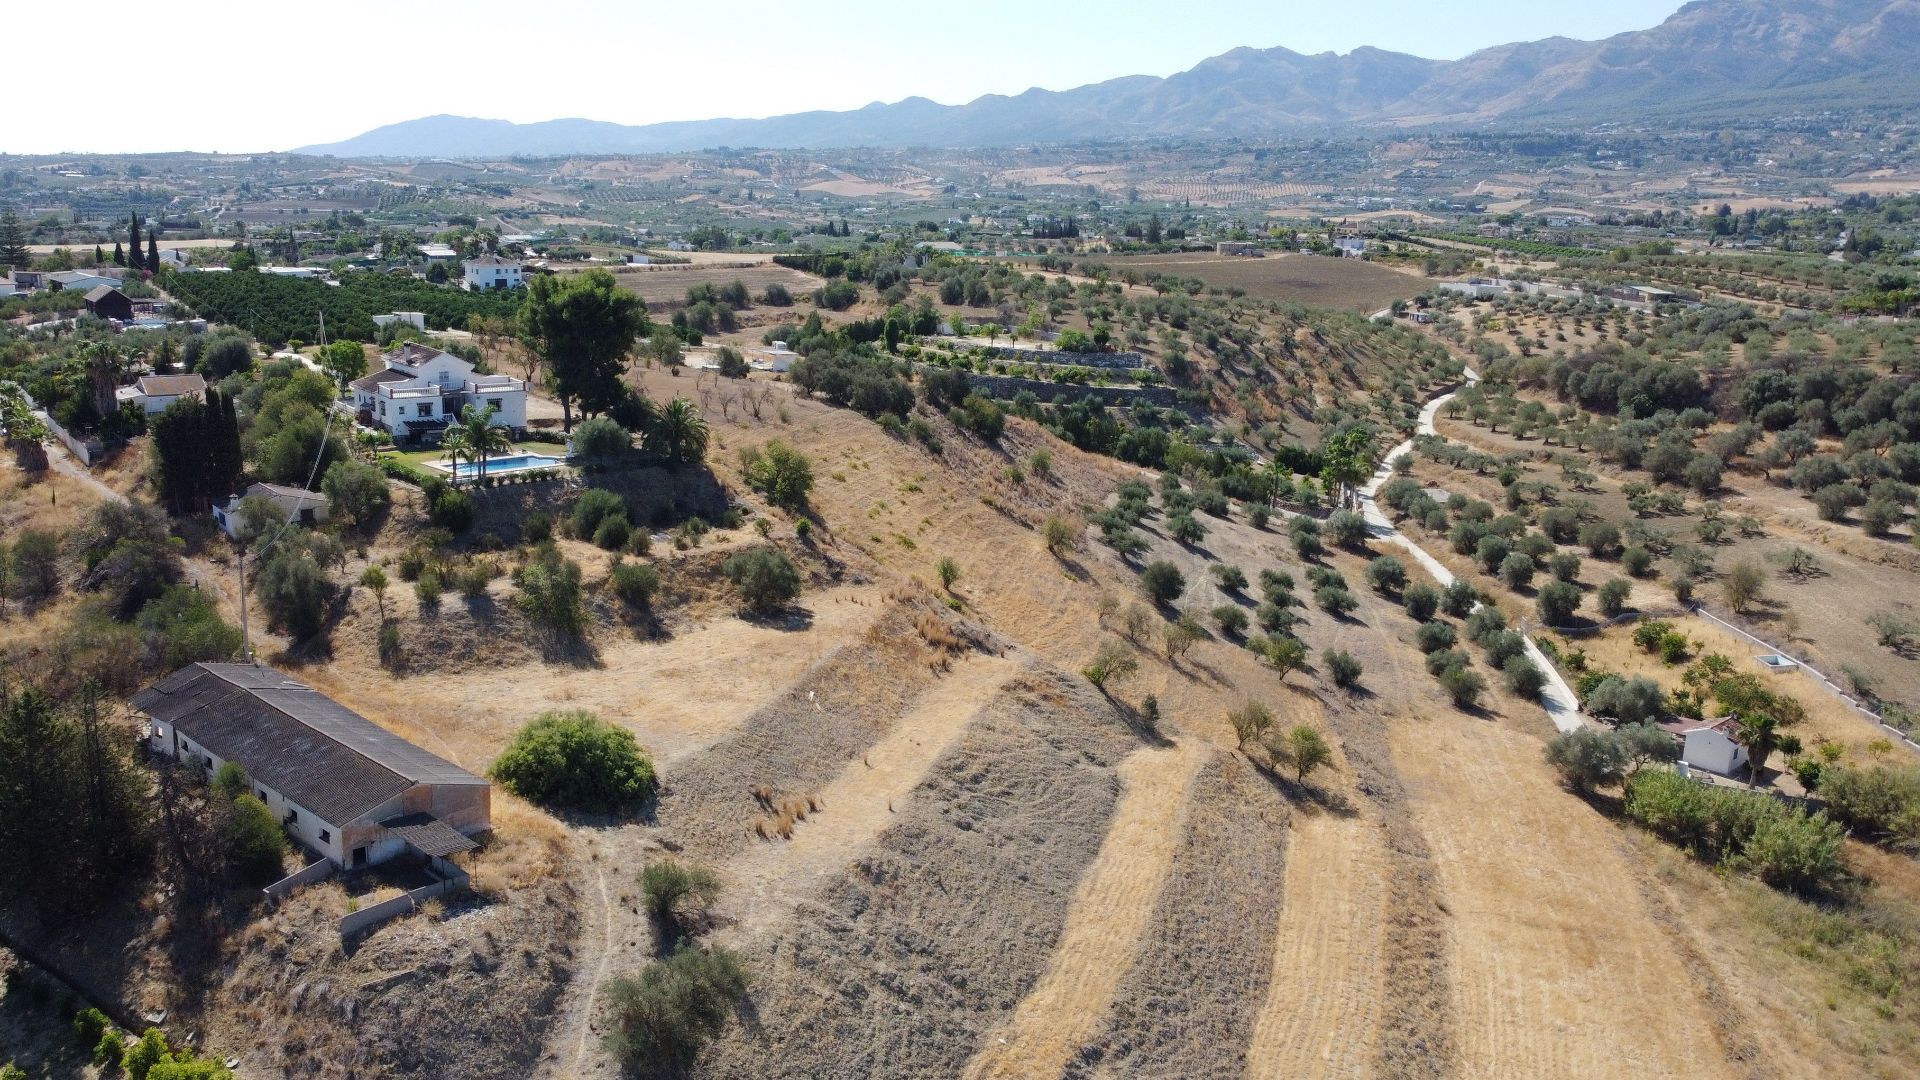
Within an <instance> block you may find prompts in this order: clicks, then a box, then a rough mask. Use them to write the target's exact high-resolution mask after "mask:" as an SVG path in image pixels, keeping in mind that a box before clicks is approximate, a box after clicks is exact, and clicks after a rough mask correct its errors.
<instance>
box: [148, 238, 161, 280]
mask: <svg viewBox="0 0 1920 1080" xmlns="http://www.w3.org/2000/svg"><path fill="white" fill-rule="evenodd" d="M158 232H159V230H158V229H156V230H154V231H153V232H150V233H148V234H147V273H149V274H157V273H159V272H160V241H159V239H158V238H157V233H158Z"/></svg>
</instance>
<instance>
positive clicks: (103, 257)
mask: <svg viewBox="0 0 1920 1080" xmlns="http://www.w3.org/2000/svg"><path fill="white" fill-rule="evenodd" d="M93 265H95V266H105V265H107V249H106V248H103V247H101V246H100V245H99V244H95V245H93Z"/></svg>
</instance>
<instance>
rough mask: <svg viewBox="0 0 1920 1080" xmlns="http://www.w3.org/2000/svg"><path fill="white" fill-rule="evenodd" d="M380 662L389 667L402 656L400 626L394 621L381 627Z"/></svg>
mask: <svg viewBox="0 0 1920 1080" xmlns="http://www.w3.org/2000/svg"><path fill="white" fill-rule="evenodd" d="M379 650H380V662H381V663H382V664H385V665H387V666H389V667H391V666H393V664H394V662H395V661H396V660H398V659H399V658H400V627H399V626H398V625H397V624H395V623H392V622H388V623H385V624H382V625H381V627H380V644H379Z"/></svg>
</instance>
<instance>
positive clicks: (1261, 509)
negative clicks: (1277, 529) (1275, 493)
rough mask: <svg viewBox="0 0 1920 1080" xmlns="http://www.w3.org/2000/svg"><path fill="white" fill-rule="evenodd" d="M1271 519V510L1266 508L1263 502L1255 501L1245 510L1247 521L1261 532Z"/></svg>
mask: <svg viewBox="0 0 1920 1080" xmlns="http://www.w3.org/2000/svg"><path fill="white" fill-rule="evenodd" d="M1272 520H1273V511H1271V510H1269V509H1267V507H1266V504H1265V503H1255V504H1254V505H1253V507H1252V508H1251V509H1249V510H1248V511H1247V523H1248V524H1250V525H1252V526H1253V527H1254V528H1256V529H1259V530H1261V531H1263V532H1264V531H1265V530H1266V528H1267V523H1268V522H1269V521H1272Z"/></svg>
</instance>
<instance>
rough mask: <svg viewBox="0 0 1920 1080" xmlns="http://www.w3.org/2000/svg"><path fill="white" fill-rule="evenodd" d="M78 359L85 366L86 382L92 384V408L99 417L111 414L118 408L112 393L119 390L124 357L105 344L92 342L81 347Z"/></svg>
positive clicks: (125, 360) (124, 364) (124, 361)
mask: <svg viewBox="0 0 1920 1080" xmlns="http://www.w3.org/2000/svg"><path fill="white" fill-rule="evenodd" d="M80 358H81V360H82V362H83V363H85V364H86V368H87V380H88V382H90V383H91V384H92V389H93V407H94V408H95V409H96V410H98V411H99V413H100V415H101V416H108V415H110V414H112V413H113V412H114V410H115V409H117V408H119V405H118V404H117V403H116V402H115V401H114V392H115V391H116V390H118V389H119V388H120V372H121V370H122V369H123V368H124V367H125V366H126V362H127V359H126V357H125V356H123V355H121V353H120V350H118V349H116V348H114V347H113V346H112V345H110V344H108V343H107V342H104V341H93V342H89V343H87V344H86V345H85V346H82V347H81V349H80Z"/></svg>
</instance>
